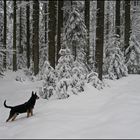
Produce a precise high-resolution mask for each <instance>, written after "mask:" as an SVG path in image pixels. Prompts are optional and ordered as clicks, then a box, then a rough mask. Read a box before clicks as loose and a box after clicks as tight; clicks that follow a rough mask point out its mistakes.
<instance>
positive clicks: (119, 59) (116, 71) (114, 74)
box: [104, 35, 128, 79]
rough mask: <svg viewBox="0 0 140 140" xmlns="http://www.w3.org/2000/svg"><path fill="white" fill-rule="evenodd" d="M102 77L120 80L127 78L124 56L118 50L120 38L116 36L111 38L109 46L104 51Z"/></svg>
mask: <svg viewBox="0 0 140 140" xmlns="http://www.w3.org/2000/svg"><path fill="white" fill-rule="evenodd" d="M105 54H106V56H105V60H104V75H108V76H107V77H108V78H110V79H120V78H122V77H123V76H127V74H128V70H127V67H126V65H125V58H124V54H123V53H122V51H121V49H120V38H119V36H118V35H114V36H112V37H111V40H110V43H109V46H108V47H107V48H106V51H105Z"/></svg>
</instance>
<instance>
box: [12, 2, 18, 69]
mask: <svg viewBox="0 0 140 140" xmlns="http://www.w3.org/2000/svg"><path fill="white" fill-rule="evenodd" d="M16 8H17V4H16V0H14V20H13V71H17V51H16V49H17V47H16V26H17V23H16Z"/></svg>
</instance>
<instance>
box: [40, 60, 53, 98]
mask: <svg viewBox="0 0 140 140" xmlns="http://www.w3.org/2000/svg"><path fill="white" fill-rule="evenodd" d="M42 74H43V76H42V77H43V87H42V88H40V91H39V93H40V96H41V97H43V98H45V99H49V98H50V97H51V96H52V95H53V94H54V92H55V86H56V74H55V70H54V69H53V68H52V67H51V66H50V64H49V62H48V61H45V63H44V66H43V70H42Z"/></svg>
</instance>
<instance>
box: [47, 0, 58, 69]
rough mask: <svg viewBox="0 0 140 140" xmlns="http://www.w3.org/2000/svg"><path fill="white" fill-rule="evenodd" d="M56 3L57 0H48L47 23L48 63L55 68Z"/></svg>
mask: <svg viewBox="0 0 140 140" xmlns="http://www.w3.org/2000/svg"><path fill="white" fill-rule="evenodd" d="M56 4H57V1H52V0H49V9H48V11H49V23H48V28H49V32H48V41H49V48H48V57H49V62H50V65H51V66H52V67H53V68H55V58H56V57H55V44H56V41H55V36H56Z"/></svg>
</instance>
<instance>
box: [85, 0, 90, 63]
mask: <svg viewBox="0 0 140 140" xmlns="http://www.w3.org/2000/svg"><path fill="white" fill-rule="evenodd" d="M85 25H86V28H87V53H86V57H87V63H88V64H89V56H90V0H85Z"/></svg>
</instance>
